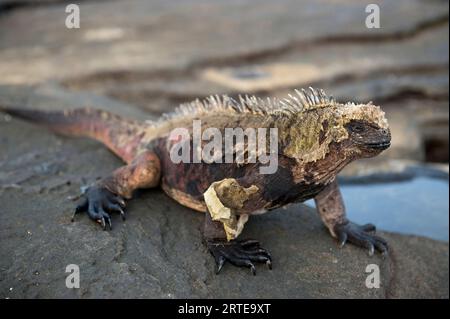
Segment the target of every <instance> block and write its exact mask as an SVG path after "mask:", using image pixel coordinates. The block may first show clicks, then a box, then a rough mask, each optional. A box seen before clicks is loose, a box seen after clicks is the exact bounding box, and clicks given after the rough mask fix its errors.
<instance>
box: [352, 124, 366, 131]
mask: <svg viewBox="0 0 450 319" xmlns="http://www.w3.org/2000/svg"><path fill="white" fill-rule="evenodd" d="M350 129H351V131H352V132H354V133H362V132H364V125H362V124H359V123H356V124H353V125H352V126H351V127H350Z"/></svg>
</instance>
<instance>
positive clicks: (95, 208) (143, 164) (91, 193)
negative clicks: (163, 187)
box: [72, 151, 161, 229]
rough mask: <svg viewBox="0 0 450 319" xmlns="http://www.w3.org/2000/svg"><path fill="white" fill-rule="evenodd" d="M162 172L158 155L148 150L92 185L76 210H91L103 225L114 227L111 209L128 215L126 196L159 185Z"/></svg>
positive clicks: (93, 216)
mask: <svg viewBox="0 0 450 319" xmlns="http://www.w3.org/2000/svg"><path fill="white" fill-rule="evenodd" d="M160 174H161V168H160V162H159V159H158V157H157V156H156V155H155V153H153V152H151V151H145V152H144V153H142V154H141V155H139V156H138V157H137V158H136V159H135V160H133V161H132V162H131V163H130V164H129V165H125V166H123V167H120V168H118V169H117V170H115V171H114V172H113V173H112V174H111V175H110V176H108V177H106V178H104V179H101V180H100V181H98V182H97V183H96V184H95V185H94V186H92V187H89V189H88V190H87V191H86V194H85V198H84V201H83V202H82V203H81V204H80V205H78V206H77V208H76V209H75V214H77V213H81V212H87V214H88V216H89V217H90V218H91V219H92V220H94V221H96V222H99V223H100V224H101V225H102V226H103V229H106V225H108V226H109V228H110V229H112V223H111V217H110V215H109V213H111V212H119V213H120V215H121V216H122V219H125V213H124V210H123V209H124V207H125V200H124V199H130V198H131V197H132V194H133V191H135V190H136V189H140V188H151V187H155V186H157V185H158V184H159V180H160ZM75 214H74V215H75ZM72 220H73V218H72Z"/></svg>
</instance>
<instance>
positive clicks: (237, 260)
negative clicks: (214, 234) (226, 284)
mask: <svg viewBox="0 0 450 319" xmlns="http://www.w3.org/2000/svg"><path fill="white" fill-rule="evenodd" d="M207 246H208V249H209V251H210V252H211V254H212V255H213V256H214V259H215V261H216V265H217V270H216V273H217V274H218V273H219V272H220V270H221V269H222V267H223V265H224V264H225V262H226V261H229V262H230V263H232V264H233V265H235V266H237V267H249V268H250V270H251V272H252V274H253V275H256V268H255V265H254V264H253V262H260V263H266V265H267V266H268V267H269V269H272V257H271V256H270V254H269V252H268V251H267V250H265V249H264V248H261V247H260V246H259V242H258V241H256V240H232V241H229V242H227V241H222V240H209V241H208V242H207Z"/></svg>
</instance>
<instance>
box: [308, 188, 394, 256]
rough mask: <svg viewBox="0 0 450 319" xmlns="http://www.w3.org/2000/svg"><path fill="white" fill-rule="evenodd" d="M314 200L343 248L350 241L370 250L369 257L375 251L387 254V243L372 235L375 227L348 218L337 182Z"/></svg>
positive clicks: (325, 222) (326, 224)
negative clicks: (359, 223)
mask: <svg viewBox="0 0 450 319" xmlns="http://www.w3.org/2000/svg"><path fill="white" fill-rule="evenodd" d="M314 200H315V202H316V206H317V210H318V212H319V215H320V217H321V219H322V221H323V222H324V224H325V226H327V228H328V230H329V231H330V233H331V235H332V236H333V237H335V238H337V239H338V240H339V242H340V244H341V247H342V246H344V245H345V243H346V242H347V241H348V242H350V243H352V244H354V245H356V246H359V247H364V248H366V249H368V250H369V255H373V253H374V251H375V249H376V250H378V251H379V252H381V253H382V254H383V255H385V254H386V253H387V251H388V244H387V242H386V241H385V240H384V239H383V238H381V237H379V236H376V235H374V234H373V233H372V232H375V230H376V228H375V226H374V225H372V224H366V225H357V224H355V223H352V222H350V221H349V220H348V219H347V218H346V216H345V206H344V201H343V199H342V194H341V191H340V190H339V186H338V184H337V182H336V181H334V182H333V183H331V184H330V185H328V186H327V187H326V188H325V189H324V190H322V191H321V192H320V193H319V194H318V195H317V196H316V197H315V198H314Z"/></svg>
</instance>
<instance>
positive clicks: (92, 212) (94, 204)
mask: <svg viewBox="0 0 450 319" xmlns="http://www.w3.org/2000/svg"><path fill="white" fill-rule="evenodd" d="M84 197H85V198H84V200H83V202H82V203H81V204H80V205H78V206H77V207H76V209H75V212H74V214H73V216H72V221H74V218H75V215H76V214H78V213H82V212H87V214H88V216H89V218H90V219H92V220H94V221H96V222H98V223H100V224H101V225H102V227H103V230H106V225H108V226H109V229H112V223H111V216H110V215H109V213H111V212H119V213H120V215H121V216H122V219H123V220H125V212H124V211H123V208H124V207H125V201H124V200H123V198H122V197H120V196H117V195H115V194H113V193H112V192H110V191H109V190H107V189H106V188H104V187H100V186H92V187H90V188H88V190H87V191H86V193H85V194H84Z"/></svg>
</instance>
